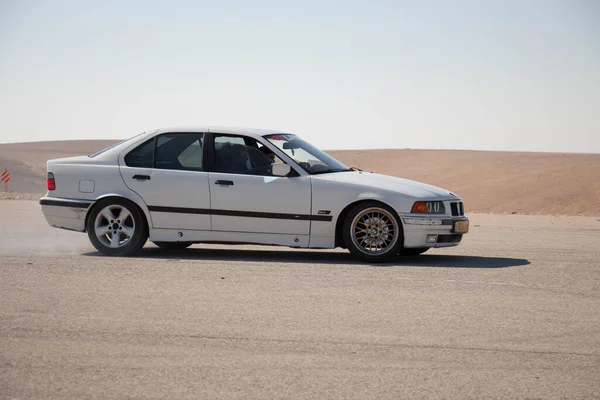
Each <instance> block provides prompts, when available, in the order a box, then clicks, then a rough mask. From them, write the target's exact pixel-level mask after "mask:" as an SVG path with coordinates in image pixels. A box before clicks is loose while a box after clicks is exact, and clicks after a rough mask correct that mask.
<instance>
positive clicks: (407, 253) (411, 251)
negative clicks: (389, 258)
mask: <svg viewBox="0 0 600 400" xmlns="http://www.w3.org/2000/svg"><path fill="white" fill-rule="evenodd" d="M430 248H431V247H415V248H412V249H402V250H400V251H399V252H398V255H400V256H418V255H420V254H423V253H425V252H426V251H427V250H429V249H430Z"/></svg>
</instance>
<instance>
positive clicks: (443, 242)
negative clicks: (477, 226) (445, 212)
mask: <svg viewBox="0 0 600 400" xmlns="http://www.w3.org/2000/svg"><path fill="white" fill-rule="evenodd" d="M468 220H469V219H468V218H467V217H448V216H444V217H426V218H424V217H412V216H411V217H402V225H403V228H404V247H406V248H416V247H451V246H458V244H459V243H460V242H461V240H462V237H463V234H462V233H455V232H454V225H455V223H456V222H457V221H468ZM465 233H466V232H465ZM428 237H429V240H428Z"/></svg>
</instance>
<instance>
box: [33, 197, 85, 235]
mask: <svg viewBox="0 0 600 400" xmlns="http://www.w3.org/2000/svg"><path fill="white" fill-rule="evenodd" d="M92 203H93V201H91V200H79V199H78V200H74V199H61V198H56V197H42V198H41V199H40V206H41V208H42V213H43V214H44V217H45V218H46V221H47V222H48V224H49V225H50V226H52V227H54V228H61V229H68V230H70V231H78V232H83V231H85V216H86V215H87V211H88V209H89V208H90V206H91V205H92Z"/></svg>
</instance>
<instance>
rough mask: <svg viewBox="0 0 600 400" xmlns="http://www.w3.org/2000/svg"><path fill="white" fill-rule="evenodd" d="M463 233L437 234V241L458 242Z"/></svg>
mask: <svg viewBox="0 0 600 400" xmlns="http://www.w3.org/2000/svg"><path fill="white" fill-rule="evenodd" d="M462 237H463V235H462V234H461V233H455V234H454V235H438V239H437V242H438V243H458V242H460V241H461V240H462Z"/></svg>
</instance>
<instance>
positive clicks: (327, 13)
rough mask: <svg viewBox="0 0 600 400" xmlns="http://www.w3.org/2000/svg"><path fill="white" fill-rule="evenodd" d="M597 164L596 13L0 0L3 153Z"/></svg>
mask: <svg viewBox="0 0 600 400" xmlns="http://www.w3.org/2000/svg"><path fill="white" fill-rule="evenodd" d="M183 125H186V126H187V125H226V126H242V127H244V126H248V127H255V128H274V129H281V130H284V131H287V132H292V133H297V134H299V135H300V136H302V137H304V138H305V139H307V140H308V141H310V142H312V143H314V144H315V145H317V146H319V147H322V148H325V149H360V148H440V149H478V150H479V149H481V150H519V151H559V152H595V153H599V152H600V1H597V0H572V1H569V0H563V1H552V0H548V1H542V0H539V1H536V0H515V1H507V0H498V1H484V0H481V1H480V0H473V1H445V0H440V1H417V0H415V1H402V0H392V1H375V0H371V1H360V2H358V1H352V0H341V1H326V0H296V1H284V0H273V1H271V0H253V1H237V2H234V1H227V0H219V1H210V2H209V1H175V0H169V1H166V0H165V1H161V2H157V1H149V0H145V1H142V0H139V1H137V0H135V1H133V0H128V1H113V0H102V1H78V0H70V1H63V0H52V1H48V0H37V1H36V0H28V1H21V0H0V143H7V142H23V141H40V140H66V139H117V138H127V137H131V136H133V135H135V134H137V133H140V132H142V131H145V130H148V129H152V128H160V127H168V126H183Z"/></svg>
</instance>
